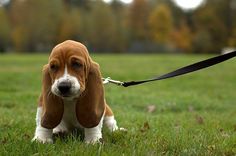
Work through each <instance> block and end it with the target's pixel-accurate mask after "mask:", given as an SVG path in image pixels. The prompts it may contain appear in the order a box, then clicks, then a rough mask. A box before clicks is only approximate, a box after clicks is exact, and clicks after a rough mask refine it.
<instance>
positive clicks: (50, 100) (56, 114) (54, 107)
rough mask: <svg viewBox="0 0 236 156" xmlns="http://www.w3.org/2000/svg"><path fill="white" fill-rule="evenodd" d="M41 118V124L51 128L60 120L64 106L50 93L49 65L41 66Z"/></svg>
mask: <svg viewBox="0 0 236 156" xmlns="http://www.w3.org/2000/svg"><path fill="white" fill-rule="evenodd" d="M42 85H43V86H42V94H41V96H42V106H43V112H42V118H41V126H42V127H45V128H48V129H53V128H55V127H56V126H57V125H58V124H59V123H60V121H61V119H62V115H63V111H64V107H63V102H62V100H61V99H59V98H58V97H57V96H56V95H54V94H52V92H51V86H52V79H51V77H50V74H49V65H48V64H47V65H45V66H44V67H43V84H42Z"/></svg>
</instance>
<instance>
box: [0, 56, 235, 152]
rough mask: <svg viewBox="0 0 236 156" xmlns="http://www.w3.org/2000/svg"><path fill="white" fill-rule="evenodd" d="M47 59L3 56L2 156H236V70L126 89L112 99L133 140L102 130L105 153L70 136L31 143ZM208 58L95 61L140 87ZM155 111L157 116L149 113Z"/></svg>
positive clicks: (109, 90)
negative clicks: (139, 82) (151, 108)
mask: <svg viewBox="0 0 236 156" xmlns="http://www.w3.org/2000/svg"><path fill="white" fill-rule="evenodd" d="M47 57H48V56H47V55H38V54H37V55H13V54H10V55H0V82H1V83H0V155H105V156H106V155H107V156H110V155H112V156H113V155H118V156H120V155H236V105H235V103H236V102H235V101H236V96H235V95H236V92H235V89H236V83H235V82H236V81H235V80H236V73H235V70H236V62H235V59H234V60H230V61H228V62H225V63H223V64H220V65H218V66H215V67H212V68H210V69H205V70H203V71H201V72H196V73H193V74H190V75H185V76H182V77H177V78H173V79H168V80H164V81H157V82H153V83H147V84H144V85H140V86H135V87H130V88H122V87H118V86H114V85H108V86H106V87H105V88H106V98H107V101H108V103H109V104H110V106H111V107H112V109H113V111H114V113H115V116H116V119H117V121H118V124H119V126H122V127H125V128H127V129H128V132H127V133H122V132H116V133H113V134H110V133H109V132H108V130H107V129H106V128H104V130H103V137H104V144H103V145H94V146H92V145H85V144H84V143H83V142H81V140H80V139H78V137H76V136H74V135H69V136H68V137H67V138H66V139H56V142H55V144H38V143H31V139H32V137H33V135H34V130H35V113H36V107H37V104H36V101H37V98H38V95H39V93H40V88H41V69H42V66H43V65H44V64H46V62H47ZM208 57H210V56H207V55H200V56H196V55H187V56H184V55H93V59H94V60H95V61H96V62H98V63H99V64H100V66H101V69H102V73H103V76H104V77H107V76H110V77H112V78H114V79H118V80H139V79H145V78H150V77H152V76H155V75H160V74H164V73H166V72H168V71H171V70H174V69H176V68H178V67H182V66H184V65H187V64H190V63H193V62H196V61H199V60H202V59H205V58H208ZM149 105H154V106H155V107H156V111H154V112H152V113H148V112H147V107H148V106H149Z"/></svg>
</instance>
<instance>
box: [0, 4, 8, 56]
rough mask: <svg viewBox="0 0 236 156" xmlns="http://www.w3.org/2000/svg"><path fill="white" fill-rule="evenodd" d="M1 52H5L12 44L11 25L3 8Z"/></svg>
mask: <svg viewBox="0 0 236 156" xmlns="http://www.w3.org/2000/svg"><path fill="white" fill-rule="evenodd" d="M0 21H1V24H0V52H4V51H5V50H6V49H7V47H8V45H9V42H10V25H9V21H8V18H7V15H6V11H5V9H4V8H3V7H0Z"/></svg>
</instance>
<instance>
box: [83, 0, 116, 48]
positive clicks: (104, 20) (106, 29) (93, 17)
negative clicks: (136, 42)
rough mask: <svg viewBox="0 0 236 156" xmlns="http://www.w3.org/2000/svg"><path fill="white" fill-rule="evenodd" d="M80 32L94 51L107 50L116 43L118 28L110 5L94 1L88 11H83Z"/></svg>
mask: <svg viewBox="0 0 236 156" xmlns="http://www.w3.org/2000/svg"><path fill="white" fill-rule="evenodd" d="M81 23H82V24H83V25H82V27H81V33H82V36H83V39H84V41H85V42H86V41H88V42H87V43H88V46H89V47H91V48H92V49H93V50H94V51H99V52H100V51H108V50H113V48H114V47H115V46H116V45H117V44H118V40H117V36H119V34H118V28H117V27H116V21H115V18H114V14H113V13H112V10H111V8H110V6H109V5H108V4H106V3H104V2H102V1H97V2H94V4H93V5H92V7H91V11H90V12H89V13H87V12H83V18H82V22H81Z"/></svg>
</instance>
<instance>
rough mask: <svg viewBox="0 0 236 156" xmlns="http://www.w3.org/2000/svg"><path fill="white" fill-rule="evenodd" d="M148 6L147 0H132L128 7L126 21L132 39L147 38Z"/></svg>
mask: <svg viewBox="0 0 236 156" xmlns="http://www.w3.org/2000/svg"><path fill="white" fill-rule="evenodd" d="M148 16H149V6H148V1H147V0H134V1H133V3H132V4H131V5H130V7H129V14H128V23H129V31H130V32H131V39H132V40H147V38H148V34H149V33H148Z"/></svg>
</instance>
